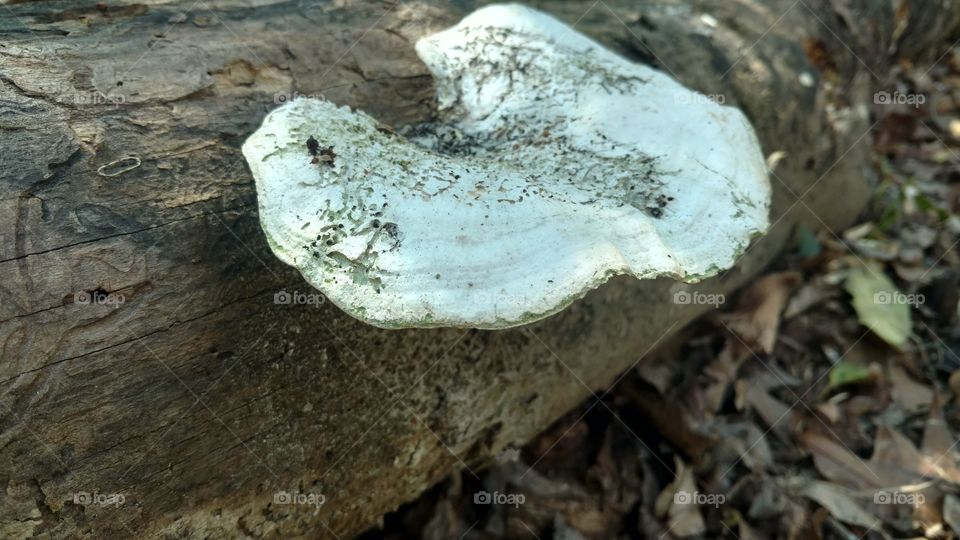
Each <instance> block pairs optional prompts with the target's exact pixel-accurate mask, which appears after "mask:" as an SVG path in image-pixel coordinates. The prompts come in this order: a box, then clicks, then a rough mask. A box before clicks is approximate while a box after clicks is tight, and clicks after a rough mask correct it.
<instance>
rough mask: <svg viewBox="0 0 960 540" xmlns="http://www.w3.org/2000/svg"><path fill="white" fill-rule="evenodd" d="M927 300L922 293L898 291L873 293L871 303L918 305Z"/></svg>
mask: <svg viewBox="0 0 960 540" xmlns="http://www.w3.org/2000/svg"><path fill="white" fill-rule="evenodd" d="M926 301H927V299H926V297H924V296H923V295H922V294H904V293H902V292H900V291H893V292H887V291H880V292H876V293H873V303H874V304H878V305H881V306H891V305H902V304H906V305H908V306H913V307H919V306H920V305H921V304H923V303H925V302H926Z"/></svg>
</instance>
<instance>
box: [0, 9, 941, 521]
mask: <svg viewBox="0 0 960 540" xmlns="http://www.w3.org/2000/svg"><path fill="white" fill-rule="evenodd" d="M475 7H476V5H475V4H474V3H473V2H457V3H455V4H453V5H446V4H441V3H431V2H416V3H400V2H397V3H392V2H391V3H379V2H360V1H357V2H352V1H347V2H325V3H317V4H301V3H292V2H277V3H269V2H265V3H262V4H261V5H257V6H255V7H251V6H248V5H243V4H236V3H231V2H222V1H219V0H210V1H208V2H203V3H197V4H191V3H189V2H184V3H168V4H156V5H153V4H151V5H144V4H133V3H120V4H112V5H106V4H94V3H91V2H83V3H78V4H76V5H73V4H69V5H68V4H63V5H61V4H59V3H43V4H41V3H22V4H14V5H10V6H7V7H6V8H5V9H4V10H3V11H2V12H0V36H2V40H0V175H2V177H3V182H2V183H0V190H2V195H0V205H2V211H0V220H2V222H3V226H2V227H0V235H2V242H0V250H2V252H0V276H3V278H4V279H3V280H2V286H0V298H2V300H3V301H2V302H0V310H2V312H0V343H2V359H3V362H2V364H0V382H2V397H0V405H2V407H0V411H2V412H3V416H2V418H3V423H2V430H0V460H2V462H3V463H7V464H8V466H7V467H4V468H3V470H2V471H0V475H2V476H0V480H2V485H3V486H4V488H5V489H4V490H3V492H2V493H0V531H2V535H3V536H4V537H25V536H31V535H34V536H46V537H53V538H68V537H69V538H75V537H101V536H112V535H120V536H123V537H125V536H128V535H134V534H135V535H137V536H156V537H174V536H177V537H204V536H212V537H222V536H227V537H234V536H241V535H244V536H252V537H261V536H265V537H275V536H283V537H290V536H297V535H305V536H311V537H313V536H321V537H323V536H329V537H348V536H350V535H352V534H355V533H358V532H360V531H362V530H364V529H366V528H368V527H370V526H372V525H374V524H375V523H376V522H377V519H378V518H379V517H380V516H381V515H382V514H383V513H384V512H387V511H389V510H391V509H393V508H396V507H397V506H398V505H399V504H401V503H403V502H405V501H408V500H410V499H412V498H414V497H416V496H417V495H418V494H419V493H421V492H422V491H423V490H424V489H426V488H427V487H429V486H430V485H432V484H434V483H435V482H437V481H439V480H440V479H442V478H443V477H444V476H445V475H447V474H448V473H449V472H451V471H452V470H454V469H463V470H465V471H467V473H468V474H470V473H473V472H475V471H476V470H477V469H478V468H479V467H482V466H483V464H484V463H485V462H487V461H488V460H489V459H490V457H491V456H493V455H496V454H497V453H499V452H501V451H502V450H504V449H506V448H510V447H512V446H516V445H520V444H522V443H523V442H524V441H526V440H528V439H529V438H531V437H532V436H534V435H535V434H537V433H538V432H539V431H540V430H542V429H543V428H544V427H545V426H547V425H548V424H549V423H550V422H551V421H552V420H554V419H556V418H557V417H558V416H560V415H561V414H563V413H564V412H565V411H567V410H569V409H571V408H572V407H573V406H575V405H576V404H577V403H579V402H580V401H581V400H582V399H583V398H584V397H586V396H588V395H590V393H591V392H593V391H596V390H598V389H601V388H604V387H607V386H609V385H610V384H611V383H613V382H614V381H615V380H616V379H617V377H618V375H620V374H621V373H623V372H624V371H625V370H627V369H630V368H631V366H633V365H635V364H636V363H637V362H639V361H640V360H641V359H642V358H643V357H644V356H645V355H646V354H647V353H648V352H649V351H650V350H652V349H654V348H655V347H657V345H658V344H660V343H662V342H663V340H664V339H667V338H668V337H669V336H670V335H671V334H673V333H674V332H676V331H677V330H679V329H680V328H682V327H683V326H684V325H685V324H686V323H688V322H689V321H691V320H693V319H694V318H696V317H697V316H699V315H702V314H703V313H705V312H707V311H708V310H710V309H712V308H713V306H711V305H696V304H683V303H677V302H675V301H674V298H673V294H674V293H675V292H676V291H677V289H676V287H675V286H674V285H673V283H672V282H671V281H669V280H666V279H661V280H656V281H653V282H639V281H636V280H633V279H630V278H615V279H613V280H611V281H610V282H608V283H607V284H605V285H604V286H602V287H600V288H599V289H597V290H595V291H593V292H591V293H589V294H588V295H587V297H586V298H584V299H583V300H581V301H578V302H576V303H574V305H572V306H571V307H570V308H568V309H566V310H564V311H562V312H561V313H559V314H557V315H555V316H553V317H551V318H549V319H547V320H544V321H542V322H539V323H536V324H533V325H530V326H526V327H521V328H516V329H511V330H501V331H478V330H459V329H420V330H402V331H390V330H383V329H379V328H375V327H373V326H370V325H366V324H364V323H361V322H359V321H357V320H355V319H353V318H351V317H349V316H347V315H345V314H343V313H342V312H340V311H339V310H338V309H336V308H334V307H333V306H331V305H329V304H325V303H323V302H322V301H320V300H317V301H310V300H309V298H312V297H311V296H310V295H311V294H313V293H314V290H313V289H312V288H310V287H309V286H308V285H307V284H306V283H305V282H304V281H303V280H302V278H301V277H300V276H299V274H298V273H297V272H296V271H295V270H294V269H292V268H289V267H287V266H286V265H284V264H282V263H281V262H280V261H278V260H277V259H276V258H275V257H274V256H273V255H272V253H271V252H270V249H269V248H268V246H267V244H266V242H265V239H264V236H263V234H262V232H261V230H260V228H259V224H258V217H257V207H256V198H255V194H254V188H253V181H252V179H251V177H250V174H249V172H248V170H247V167H246V164H245V162H244V159H243V157H242V156H241V154H240V145H241V144H242V142H243V141H244V140H245V139H246V137H247V136H248V135H249V134H250V133H251V132H253V131H254V130H255V129H256V127H257V126H258V125H259V123H260V122H261V120H262V119H263V117H264V115H265V114H266V113H267V112H268V111H269V110H271V109H272V108H274V107H275V106H276V105H277V104H278V103H282V102H285V101H287V100H290V99H293V98H295V97H296V96H307V95H322V96H324V97H326V98H327V99H330V100H332V101H334V102H336V103H338V104H346V105H350V106H352V107H356V108H359V109H361V110H364V111H366V112H367V113H368V114H370V115H371V116H373V117H375V118H377V119H378V120H380V121H382V122H383V123H385V124H388V125H391V126H397V127H399V126H404V125H409V124H413V123H419V122H423V121H427V120H429V119H430V118H431V117H432V115H433V114H434V111H435V105H434V102H433V89H432V81H431V78H430V77H429V75H428V74H427V71H426V69H425V66H423V65H422V64H421V63H420V61H419V60H418V59H417V57H416V55H415V54H414V50H413V43H414V42H415V41H416V39H418V38H419V37H421V36H423V35H425V34H428V33H431V32H433V31H437V30H440V29H442V28H445V27H447V26H449V25H451V24H453V23H455V22H456V21H457V20H459V18H460V17H462V16H463V15H464V14H466V13H468V12H469V11H471V10H472V9H474V8H475ZM540 7H541V8H542V9H544V10H546V11H549V12H551V13H553V14H555V15H556V16H558V17H560V18H562V19H564V20H566V21H568V22H569V23H571V24H573V23H575V24H576V28H577V29H578V30H580V31H582V32H584V33H586V34H588V35H590V36H591V37H593V38H594V39H597V40H599V41H601V42H602V43H604V44H605V45H607V46H609V47H611V48H612V49H614V50H616V51H618V52H620V53H622V54H624V55H626V56H627V57H629V58H633V59H635V60H636V61H638V62H646V63H650V64H651V65H653V66H655V67H657V68H658V69H661V70H663V71H665V72H667V73H670V74H671V75H673V76H675V77H676V78H677V79H679V80H680V81H681V82H683V83H684V84H685V85H687V86H689V87H691V88H694V89H696V90H699V91H701V92H703V93H704V94H707V95H711V96H716V97H722V99H723V100H724V101H725V102H726V103H727V104H733V105H737V106H740V107H741V108H742V109H743V110H744V111H745V113H746V114H747V116H748V117H749V118H750V119H751V121H752V122H753V124H754V126H755V128H756V130H757V132H758V136H759V138H760V141H761V144H762V146H763V149H764V151H765V153H766V154H768V155H773V154H775V153H780V152H782V153H780V154H777V155H779V156H781V158H782V159H779V160H778V163H777V164H776V167H775V169H774V174H773V175H772V177H771V182H772V184H773V187H774V199H773V209H772V213H771V222H772V223H773V226H772V228H771V230H770V232H769V233H768V235H767V236H766V237H764V238H763V239H761V240H759V241H757V242H756V243H755V244H754V245H753V246H752V247H751V248H750V249H749V250H748V251H747V252H746V253H745V254H744V256H743V257H742V258H741V259H740V261H739V262H738V265H737V266H736V268H735V269H733V270H731V271H729V272H726V273H724V274H723V275H722V276H720V277H717V278H713V279H710V280H707V281H705V282H703V283H701V284H699V285H697V286H695V287H690V288H689V289H684V290H685V291H692V292H700V293H704V294H728V295H729V294H731V293H732V292H733V291H735V290H736V289H737V288H738V287H739V286H741V285H743V284H744V283H746V282H748V280H750V279H751V277H753V276H755V275H756V274H757V273H758V272H759V271H760V270H761V269H763V268H764V267H765V266H767V265H768V264H769V263H770V261H771V260H773V258H774V257H775V256H776V255H777V254H778V253H779V252H780V251H781V250H783V249H784V248H785V246H787V244H788V242H789V240H790V238H791V237H792V235H793V233H794V231H795V229H796V227H797V225H798V224H804V225H806V226H808V227H811V228H814V229H830V230H836V229H838V228H839V227H841V226H843V225H846V224H849V223H851V222H852V221H853V220H854V219H855V218H856V216H857V214H858V213H859V212H860V210H861V209H862V208H863V206H864V204H865V203H866V200H867V197H868V195H869V193H870V185H871V178H872V173H871V163H870V158H871V153H870V144H869V143H870V139H871V135H872V133H873V131H874V128H875V127H876V124H875V123H874V121H873V120H872V118H871V115H870V109H871V107H872V106H873V104H874V92H875V91H878V90H888V91H892V90H893V89H892V88H889V83H888V81H887V78H888V76H889V74H890V73H891V71H892V70H893V69H894V67H895V66H896V63H897V62H898V61H901V60H908V61H915V62H927V63H930V64H931V65H932V64H933V63H934V62H936V61H938V59H939V56H940V54H941V52H942V51H943V50H944V48H943V45H946V44H947V43H944V40H945V39H946V38H947V37H949V36H951V35H952V34H953V33H954V32H955V31H956V29H957V27H958V23H960V6H951V7H943V6H941V4H940V3H934V2H932V1H924V2H915V3H910V4H907V3H901V2H892V1H889V2H888V1H881V2H867V1H863V0H830V1H828V0H816V1H814V0H810V1H807V0H799V1H789V0H769V1H766V2H760V1H757V0H736V1H731V2H724V3H717V2H707V1H702V0H670V1H667V0H663V1H657V2H653V1H641V2H626V1H619V0H609V1H601V2H586V1H583V2H581V1H575V2H574V1H568V2H560V3H546V2H544V3H543V5H542V6H540ZM284 294H285V295H287V296H283V295H284ZM278 295H280V296H278ZM284 298H297V299H299V298H303V299H306V300H304V301H303V303H295V302H299V300H296V301H295V302H288V303H284V302H283V299H284ZM321 495H322V501H321V500H320V498H319V497H317V496H321ZM298 496H303V497H301V498H302V499H303V500H302V501H301V502H304V503H306V504H303V505H299V504H289V503H291V502H298V500H299V499H298V498H297V497H298ZM309 496H314V497H313V498H312V499H310V498H309Z"/></svg>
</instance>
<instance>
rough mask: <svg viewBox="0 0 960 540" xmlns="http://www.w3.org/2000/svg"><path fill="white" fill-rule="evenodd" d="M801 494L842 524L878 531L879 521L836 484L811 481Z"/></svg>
mask: <svg viewBox="0 0 960 540" xmlns="http://www.w3.org/2000/svg"><path fill="white" fill-rule="evenodd" d="M802 493H803V495H804V496H805V497H806V498H808V499H810V500H812V501H814V502H816V503H817V504H819V505H820V506H822V507H824V508H826V509H827V510H829V511H830V514H831V515H833V517H835V518H837V519H838V520H840V521H842V522H844V523H848V524H850V525H856V526H858V527H866V528H867V529H872V530H880V527H881V522H880V520H879V519H877V518H876V517H874V516H873V515H872V514H870V513H869V512H867V511H866V510H864V509H863V507H861V506H860V505H859V504H857V502H856V501H855V500H854V499H853V498H852V497H851V496H850V495H849V494H848V493H847V492H846V490H844V489H843V488H841V487H840V486H838V485H836V484H831V483H830V482H821V481H812V482H809V483H807V484H806V485H805V486H804V487H803V489H802Z"/></svg>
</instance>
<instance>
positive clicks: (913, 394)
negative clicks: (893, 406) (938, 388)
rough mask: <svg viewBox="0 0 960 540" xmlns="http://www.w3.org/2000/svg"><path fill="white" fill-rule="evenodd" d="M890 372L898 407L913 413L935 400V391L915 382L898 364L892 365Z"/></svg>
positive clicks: (893, 363)
mask: <svg viewBox="0 0 960 540" xmlns="http://www.w3.org/2000/svg"><path fill="white" fill-rule="evenodd" d="M888 371H889V374H890V384H891V394H892V397H893V400H894V401H895V402H896V403H897V404H898V405H900V406H901V407H903V408H904V409H906V410H908V411H911V412H913V411H916V410H917V409H921V408H923V407H926V406H928V405H930V401H931V400H932V399H933V390H931V389H930V387H928V386H926V385H923V384H920V383H918V382H917V381H915V380H913V379H912V378H911V377H910V376H909V375H907V372H906V370H904V369H903V367H902V366H900V365H899V364H898V363H896V362H891V363H890V368H889V370H888Z"/></svg>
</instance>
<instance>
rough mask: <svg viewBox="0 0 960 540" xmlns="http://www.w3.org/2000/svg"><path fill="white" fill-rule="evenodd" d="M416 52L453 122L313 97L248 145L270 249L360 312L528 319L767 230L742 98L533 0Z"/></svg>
mask: <svg viewBox="0 0 960 540" xmlns="http://www.w3.org/2000/svg"><path fill="white" fill-rule="evenodd" d="M416 50H417V53H418V54H419V56H420V58H421V59H423V61H424V62H425V63H426V65H427V66H428V67H429V69H430V71H431V72H432V73H433V75H434V77H435V78H436V87H437V98H438V103H439V114H440V119H439V121H438V122H437V123H435V124H431V125H424V126H416V127H414V128H411V129H409V130H407V132H406V137H403V136H400V135H396V134H394V133H393V132H392V131H390V130H389V129H386V128H384V127H383V126H381V125H379V124H378V122H377V121H376V120H374V119H373V118H371V117H369V116H367V115H366V114H364V113H362V112H359V111H357V112H353V111H351V110H350V109H349V108H347V107H338V106H336V105H334V104H332V103H330V102H327V101H322V100H315V99H297V100H294V101H293V102H291V103H287V104H285V105H283V106H282V107H279V108H278V109H276V110H274V111H273V112H271V113H270V114H269V115H268V116H267V117H266V119H265V120H264V122H263V125H262V126H261V127H260V129H258V130H257V131H256V133H254V134H253V135H252V136H251V137H250V138H249V139H248V140H247V141H246V143H245V144H244V146H243V153H244V156H246V159H247V161H248V162H249V164H250V168H251V169H252V171H253V176H254V178H255V179H256V183H257V194H258V198H259V208H260V221H261V224H262V226H263V230H264V232H265V233H266V236H267V239H268V241H269V242H270V245H271V247H272V248H273V251H274V252H275V253H276V254H277V256H278V257H279V258H280V259H281V260H283V261H284V262H286V263H287V264H291V265H293V266H296V267H297V268H298V269H299V270H300V272H301V273H302V274H303V276H304V277H305V278H306V280H307V281H308V282H310V283H311V284H312V285H313V286H315V287H317V288H318V289H320V290H321V291H323V292H324V293H325V294H326V295H327V297H328V298H329V299H330V300H331V301H332V302H333V303H335V304H336V305H338V306H339V307H341V308H342V309H343V310H345V311H346V312H347V313H349V314H351V315H353V316H355V317H357V318H359V319H362V320H364V321H366V322H368V323H371V324H374V325H377V326H381V327H388V328H405V327H432V326H459V327H476V328H505V327H510V326H516V325H520V324H524V323H528V322H531V321H535V320H538V319H541V318H543V317H546V316H548V315H551V314H553V313H555V312H557V311H559V310H561V309H563V308H564V307H566V306H567V305H569V304H570V303H571V302H573V301H574V300H576V299H577V298H580V297H581V296H583V295H584V294H585V293H586V292H587V291H589V290H590V289H592V288H595V287H597V286H599V285H600V284H602V283H603V282H605V281H606V280H607V279H608V278H610V277H611V276H613V275H617V274H630V275H633V276H636V277H637V278H640V279H647V278H653V277H657V276H670V277H673V278H675V279H679V280H683V281H687V282H695V281H697V280H700V279H702V278H704V277H708V276H711V275H714V274H716V273H718V272H719V271H721V270H723V269H725V268H728V267H730V266H731V265H732V264H733V263H734V262H735V259H736V257H737V256H738V254H740V253H742V252H743V250H744V249H745V248H746V247H747V245H748V244H749V242H750V240H751V239H752V238H753V237H755V236H757V235H759V234H762V233H763V232H764V231H765V230H766V228H767V226H768V207H769V203H770V184H769V180H768V178H767V172H766V168H765V165H764V159H763V155H762V153H761V150H760V147H759V144H758V142H757V139H756V136H755V135H754V132H753V129H752V128H751V126H750V124H749V123H748V121H747V120H746V118H745V117H744V115H743V114H742V113H741V112H740V111H739V110H737V109H735V108H732V107H725V106H722V105H719V104H717V103H715V102H714V101H712V100H710V99H708V98H707V97H706V96H704V95H701V94H698V93H696V92H693V91H690V90H688V89H686V88H684V87H683V86H681V85H680V84H679V83H677V82H676V81H674V80H673V79H671V78H670V77H668V76H666V75H664V74H663V73H660V72H658V71H655V70H653V69H650V68H649V67H646V66H642V65H637V64H634V63H631V62H629V61H627V60H625V59H623V58H621V57H619V56H617V55H615V54H614V53H612V52H610V51H608V50H606V49H604V48H603V47H601V46H600V45H599V44H597V43H595V42H594V41H592V40H590V39H589V38H587V37H586V36H584V35H582V34H580V33H578V32H576V31H575V30H573V29H572V28H570V27H568V26H566V25H564V24H563V23H561V22H559V21H558V20H556V19H554V18H553V17H550V16H549V15H546V14H544V13H541V12H538V11H535V10H533V9H529V8H526V7H522V6H518V5H495V6H489V7H485V8H483V9H480V10H479V11H476V12H474V13H473V14H471V15H470V16H468V17H467V18H465V19H464V20H463V21H461V22H460V24H458V25H457V26H455V27H453V28H451V29H448V30H446V31H443V32H440V33H438V34H434V35H432V36H429V37H426V38H424V39H421V40H420V41H419V42H418V43H417V45H416Z"/></svg>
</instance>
